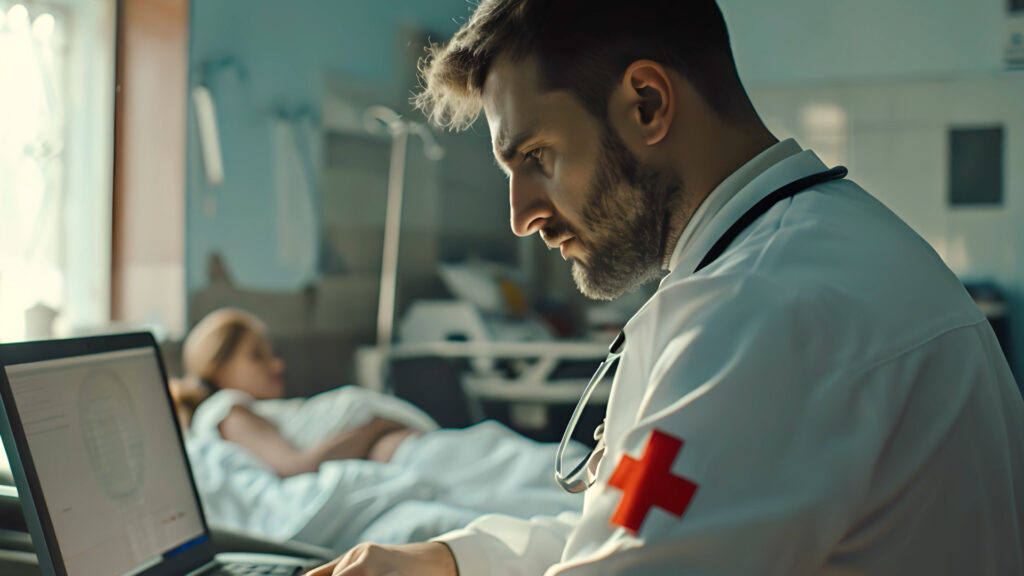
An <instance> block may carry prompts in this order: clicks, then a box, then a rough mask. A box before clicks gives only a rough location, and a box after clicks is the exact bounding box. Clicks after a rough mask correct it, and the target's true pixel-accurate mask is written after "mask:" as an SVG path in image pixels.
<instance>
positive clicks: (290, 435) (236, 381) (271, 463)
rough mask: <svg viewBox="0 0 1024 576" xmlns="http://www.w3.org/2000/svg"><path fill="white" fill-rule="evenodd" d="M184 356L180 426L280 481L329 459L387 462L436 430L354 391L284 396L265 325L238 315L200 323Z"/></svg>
mask: <svg viewBox="0 0 1024 576" xmlns="http://www.w3.org/2000/svg"><path fill="white" fill-rule="evenodd" d="M182 354H183V364H184V368H185V372H186V378H185V379H183V380H172V381H171V385H170V388H171V396H172V397H173V399H174V401H175V406H176V408H177V410H178V417H179V420H180V421H181V423H182V427H183V428H184V429H186V430H188V431H189V433H190V434H193V435H203V434H207V435H209V434H215V435H219V436H220V437H222V438H223V439H225V440H228V441H231V442H233V443H235V444H238V445H240V446H242V447H244V448H245V449H246V450H248V451H249V452H250V453H252V454H253V455H255V456H256V457H257V458H259V460H261V461H262V462H263V463H264V464H265V465H266V466H267V467H269V468H270V469H271V470H273V471H274V472H275V473H276V474H277V475H278V476H280V477H282V478H286V477H289V476H294V475H297V474H302V473H305V472H316V471H317V470H319V468H320V465H321V464H322V463H324V462H326V461H329V460H343V459H350V458H357V459H365V460H373V461H378V462H388V461H390V460H391V459H392V457H393V456H394V454H395V452H396V450H397V449H398V448H399V446H400V445H401V444H402V443H403V442H404V441H406V440H409V439H411V438H413V437H415V436H417V435H419V434H420V433H422V432H427V431H430V430H433V429H436V428H437V425H436V424H435V423H434V422H433V421H432V420H431V419H430V417H429V416H427V415H426V414H424V413H422V412H421V411H419V410H418V409H417V408H415V407H413V406H412V405H410V404H408V403H406V402H404V401H402V400H399V399H397V398H393V397H390V396H385V395H382V394H379V393H376V392H373V391H372V390H368V389H365V388H359V387H355V386H345V387H342V388H337V389H334V390H330V391H327V392H324V393H322V394H319V395H317V396H314V397H312V398H308V399H307V398H295V399H284V380H283V374H284V362H283V361H282V360H281V359H280V358H278V357H276V356H275V355H274V351H273V348H272V347H271V344H270V342H269V340H268V335H267V330H266V326H265V325H264V324H263V322H261V321H260V320H259V319H258V318H256V317H255V316H253V315H252V314H249V313H247V312H244V311H241V310H236V309H229V308H225V309H221V310H217V311H215V312H212V313H211V314H209V315H208V316H206V317H205V318H203V320H202V321H200V322H199V323H198V324H197V325H196V326H195V328H193V329H192V331H191V332H190V333H189V335H188V337H187V338H186V339H185V343H184V347H183V351H182Z"/></svg>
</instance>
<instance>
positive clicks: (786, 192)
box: [555, 166, 847, 493]
mask: <svg viewBox="0 0 1024 576" xmlns="http://www.w3.org/2000/svg"><path fill="white" fill-rule="evenodd" d="M846 172H847V171H846V168H845V167H844V166H836V167H835V168H832V169H831V170H826V171H824V172H819V173H817V174H811V175H810V176H805V177H804V178H800V179H799V180H794V181H793V182H790V183H789V184H786V185H785V186H782V187H781V188H779V189H778V190H776V191H774V192H772V193H771V194H769V195H767V196H765V197H764V198H762V199H761V200H760V201H759V202H758V203H757V204H754V205H753V206H752V207H751V208H750V209H749V210H747V211H746V212H745V213H744V214H743V215H742V216H740V217H739V219H738V220H736V221H735V222H733V224H732V226H730V227H729V229H728V230H726V231H725V233H724V234H722V236H721V237H719V238H718V240H717V241H715V243H714V245H712V246H711V249H710V250H708V252H707V254H705V255H704V258H702V259H701V261H700V264H698V265H697V267H696V268H695V269H694V271H693V273H694V274H696V273H697V272H700V271H701V270H702V269H704V268H705V267H706V266H708V265H709V264H711V263H712V262H714V261H715V260H716V259H717V258H718V257H719V256H721V255H722V253H724V252H725V250H726V248H728V247H729V245H730V244H732V242H733V241H734V240H736V238H737V237H738V236H739V235H740V234H741V233H742V232H743V231H744V230H746V229H747V227H748V226H750V224H752V223H753V222H754V221H755V220H757V219H758V218H760V217H761V216H763V215H764V214H765V213H766V212H768V211H769V210H771V208H772V207H773V206H775V204H777V203H779V202H780V201H782V200H785V199H787V198H790V197H792V196H795V195H796V194H799V193H800V192H803V191H804V190H807V189H809V188H812V187H814V186H817V185H819V184H823V183H825V182H829V181H831V180H839V179H842V178H845V177H846ZM625 344H626V334H625V332H619V335H618V336H616V337H615V341H613V342H612V345H611V346H610V347H609V348H608V357H607V358H605V360H604V362H602V363H601V365H600V366H598V367H597V370H596V371H595V372H594V375H593V377H591V378H590V382H589V383H588V384H587V387H586V388H585V389H584V390H583V394H582V395H581V396H580V400H579V402H578V403H577V404H576V409H575V410H573V412H572V417H570V418H569V424H568V425H567V426H566V427H565V432H564V433H563V434H562V441H561V442H559V443H558V450H557V451H556V452H555V481H556V482H558V485H559V486H561V487H562V488H563V489H564V490H566V491H567V492H574V493H575V492H583V491H584V490H586V489H587V488H589V487H590V486H591V485H592V484H593V482H594V480H595V479H596V478H590V479H588V478H587V468H588V466H587V465H588V464H589V463H590V460H591V459H592V458H593V457H594V454H595V453H596V451H597V448H596V447H595V448H594V449H593V450H591V451H590V453H589V454H587V456H586V458H584V459H583V460H581V461H580V462H579V463H578V464H577V465H576V466H575V467H574V468H573V469H572V470H570V471H569V473H567V474H566V473H564V472H563V468H562V455H563V454H564V453H565V449H566V446H567V445H568V444H569V439H570V438H572V434H573V432H574V431H575V430H576V424H577V423H578V422H579V419H580V415H582V414H583V409H584V408H586V406H587V402H588V401H589V400H590V396H591V394H593V392H594V389H595V388H596V387H597V385H598V384H599V383H600V382H601V380H602V379H604V376H605V374H607V373H608V370H609V369H610V368H611V367H612V366H613V365H614V364H615V363H616V362H617V361H618V360H619V358H620V357H621V356H622V352H623V348H624V347H625ZM603 438H604V422H602V423H601V424H600V425H599V426H598V427H597V430H595V431H594V440H596V441H597V442H598V445H600V444H601V441H602V440H603Z"/></svg>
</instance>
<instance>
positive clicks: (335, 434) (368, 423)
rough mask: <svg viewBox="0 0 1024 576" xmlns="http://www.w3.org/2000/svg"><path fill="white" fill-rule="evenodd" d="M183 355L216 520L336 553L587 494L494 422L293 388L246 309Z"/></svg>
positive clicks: (534, 510)
mask: <svg viewBox="0 0 1024 576" xmlns="http://www.w3.org/2000/svg"><path fill="white" fill-rule="evenodd" d="M184 361H185V367H186V371H187V372H188V373H189V378H190V379H189V380H187V381H184V382H182V381H178V382H175V383H173V384H172V396H174V398H175V403H176V405H177V407H178V409H179V418H181V419H182V421H183V428H185V429H187V430H188V434H187V436H186V447H187V449H188V452H189V458H190V460H191V462H192V466H193V473H194V475H195V477H196V481H197V486H198V487H199V491H200V497H201V498H202V500H203V504H204V511H205V512H206V515H207V518H208V520H209V521H211V522H212V523H215V524H220V525H224V526H227V527H230V528H234V529H236V530H243V531H247V532H252V533H255V534H258V535H261V536H264V537H269V538H273V539H280V540H286V539H291V540H299V541H304V542H309V543H311V544H317V545H320V546H326V547H329V548H332V549H334V550H335V551H336V552H338V553H341V552H344V551H346V550H347V549H348V548H350V547H351V546H353V545H355V544H357V543H359V542H363V541H373V542H379V543H387V544H393V543H404V542H412V541H418V540H424V539H427V538H430V537H432V536H435V535H438V534H441V533H444V532H447V531H449V530H453V529H456V528H460V527H462V526H464V525H465V524H467V523H468V522H469V521H471V520H473V519H475V518H477V517H479V516H481V515H483V514H487V513H503V514H512V515H516V516H521V517H529V516H533V515H536V514H541V513H543V514H552V515H553V514H558V513H560V512H578V511H579V509H580V507H581V505H582V501H581V500H580V499H579V498H577V497H575V496H573V495H569V494H566V493H564V492H562V491H561V490H559V489H558V488H557V487H556V486H555V484H554V481H553V479H552V472H551V467H552V461H553V458H554V451H555V449H554V446H553V445H548V444H540V443H537V442H533V441H532V440H529V439H526V438H524V437H522V436H520V435H518V434H516V433H515V432H513V431H511V430H509V429H507V428H505V427H503V426H501V425H500V424H498V423H496V422H484V423H481V424H478V425H476V426H473V427H471V428H467V429H465V430H441V429H438V427H437V425H436V424H435V423H434V422H433V420H432V419H431V418H430V417H429V416H427V415H426V414H424V413H423V412H422V411H420V410H419V409H417V408H416V407H414V406H412V405H411V404H409V403H407V402H404V401H402V400H400V399H397V398H394V397H391V396H386V395H383V394H380V393H377V392H374V391H371V390H367V389H364V388H359V387H356V386H344V387H341V388H337V389H334V390H329V391H327V392H324V393H321V394H318V395H316V396H313V397H311V398H293V399H284V398H283V397H282V396H283V390H284V389H283V380H282V375H283V369H284V366H283V364H282V363H281V361H280V360H278V359H277V358H276V357H275V356H274V355H273V350H272V348H271V347H270V344H269V342H268V340H267V333H266V330H265V328H264V327H263V325H262V323H261V322H260V321H259V320H258V319H256V318H255V317H253V316H251V315H249V314H247V313H244V312H241V311H237V310H220V311H218V312H215V313H213V314H211V315H210V316H208V317H207V318H205V319H204V320H203V321H202V322H200V323H199V324H198V325H197V326H196V328H195V329H193V331H192V333H190V335H189V337H188V338H187V339H186V342H185V348H184ZM570 451H574V452H578V454H572V455H570V456H578V457H582V455H583V453H585V449H584V448H583V447H582V446H580V445H572V446H570Z"/></svg>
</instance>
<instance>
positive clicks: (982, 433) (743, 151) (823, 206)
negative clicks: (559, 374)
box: [312, 0, 1024, 576]
mask: <svg viewBox="0 0 1024 576" xmlns="http://www.w3.org/2000/svg"><path fill="white" fill-rule="evenodd" d="M423 70H424V89H423V92H422V93H421V94H420V95H419V96H418V100H417V103H418V104H419V105H420V106H421V107H422V108H423V109H424V110H425V111H426V112H427V113H428V114H429V115H430V116H431V117H432V119H434V120H435V121H437V122H439V123H441V124H446V125H449V126H452V127H456V128H465V127H467V126H469V124H470V123H471V122H472V121H473V120H474V119H475V118H476V116H477V114H478V113H479V112H480V110H481V109H482V110H483V111H484V113H485V114H486V117H487V122H488V125H489V126H490V132H491V138H492V142H493V147H494V153H495V156H496V157H497V159H498V163H499V164H500V166H501V167H502V169H503V170H504V171H505V172H506V173H507V174H508V177H509V199H510V204H511V209H512V229H513V231H514V232H515V233H516V234H517V235H520V236H526V235H530V234H534V233H539V234H540V236H541V238H542V239H543V240H544V241H545V242H546V243H547V244H548V245H549V246H551V247H552V248H555V249H558V250H560V251H561V254H562V256H563V257H564V258H565V259H566V260H568V261H570V262H571V263H572V274H573V276H574V278H575V280H576V283H577V284H578V286H579V288H580V290H582V291H583V293H584V294H586V295H588V296H591V297H594V298H599V299H610V298H615V297H617V296H619V295H620V294H622V293H624V292H626V291H629V290H632V289H635V288H636V287H637V286H639V285H640V284H642V283H644V282H648V281H653V280H657V279H659V278H660V279H661V284H660V287H659V288H658V291H657V292H656V293H655V295H654V296H653V297H652V298H651V299H650V301H649V302H647V304H646V305H645V306H644V307H643V308H642V309H641V310H640V311H639V312H637V314H636V315H635V316H634V317H633V318H632V319H631V320H630V322H629V323H628V324H627V325H626V327H625V330H624V336H625V342H624V343H623V344H622V345H621V352H622V355H621V358H620V360H619V366H618V370H617V373H616V375H615V380H614V383H613V385H612V392H611V398H610V401H609V404H608V411H607V419H606V423H605V426H604V435H603V438H602V441H601V443H600V444H599V449H598V450H597V451H596V452H595V453H594V455H593V456H592V458H591V459H590V462H589V466H588V473H589V475H588V477H585V478H584V479H583V480H582V482H581V483H580V484H582V486H580V487H586V486H587V485H589V489H588V490H587V491H586V496H585V506H584V511H583V514H582V515H581V516H575V517H568V516H563V517H557V518H535V519H533V520H529V521H523V520H516V519H511V518H506V517H500V516H489V517H484V518H481V519H479V520H478V521H476V522H474V523H472V524H471V525H469V526H468V527H467V528H466V529H464V530H460V531H458V532H455V533H451V534H448V535H445V536H443V537H441V538H439V539H438V540H437V541H435V542H430V543H424V544H414V545H410V546H399V547H387V546H375V545H361V546H359V547H357V548H355V549H353V550H352V551H350V552H349V553H348V554H346V555H345V556H343V557H342V558H339V559H338V560H336V561H335V562H333V563H331V564H328V565H326V566H324V567H321V568H319V569H317V570H314V571H313V572H312V574H315V575H317V576H322V575H326V574H337V575H341V574H344V575H380V574H405V575H410V576H411V575H434V574H437V575H445V576H449V575H451V576H454V575H456V574H459V575H461V576H476V575H485V574H496V575H509V576H511V575H539V574H548V575H554V574H560V575H594V574H602V575H603V574H624V575H638V574H640V575H669V574H706V575H722V574H730V575H732V574H759V575H775V574H778V575H802V574H821V575H838V574H843V575H867V574H871V575H875V574H929V575H946V574H948V575H963V574H971V575H993V576H995V575H1000V576H1001V575H1010V574H1014V575H1019V574H1024V543H1022V539H1024V403H1022V401H1021V397H1020V395H1019V392H1018V390H1017V387H1016V385H1015V383H1014V380H1013V377H1012V376H1011V374H1010V372H1009V369H1008V367H1007V364H1006V361H1005V359H1004V358H1003V356H1002V354H1001V352H1000V349H999V346H998V344H997V342H996V339H995V337H994V335H993V332H992V330H991V329H990V327H989V325H988V323H987V322H986V320H985V318H984V316H983V315H982V314H981V312H980V311H979V310H978V308H977V307H976V306H975V305H974V304H973V302H972V301H971V299H970V298H969V297H968V295H967V294H966V292H965V291H964V289H963V287H962V286H961V284H960V282H959V281H958V280H957V278H956V276H954V275H953V273H951V272H950V271H949V269H948V268H947V267H946V266H945V265H944V264H943V263H942V261H941V260H940V259H939V257H938V256H937V255H936V254H935V252H934V251H933V250H932V249H931V248H930V247H929V246H928V244H927V243H926V242H925V241H924V240H922V239H921V238H920V237H919V236H918V235H917V234H915V233H914V232H913V231H912V230H911V229H910V228H909V227H907V226H906V224H904V223H903V222H902V221H900V219H899V218H897V217H896V216H895V215H893V214H892V212H890V211H889V210H887V209H886V208H885V206H883V205H882V204H881V203H879V202H878V201H877V200H875V199H874V198H872V197H871V196H870V195H869V194H868V193H867V192H865V191H864V190H862V189H861V188H860V187H859V186H857V185H856V184H855V183H853V182H852V181H850V180H845V179H843V176H844V171H843V170H833V171H829V169H828V167H826V166H825V165H824V164H823V163H822V162H821V160H820V159H819V158H818V157H817V156H816V155H815V154H814V153H813V152H812V151H810V150H802V149H801V148H800V146H799V145H798V144H797V143H796V142H794V141H793V140H786V141H782V142H779V141H777V140H776V138H775V137H774V136H773V135H772V134H771V133H770V132H769V131H768V130H767V129H766V128H765V127H764V125H763V124H762V122H761V120H760V119H759V118H758V115H757V113H756V112H755V110H754V108H753V106H752V105H751V103H750V101H749V99H748V98H747V95H746V93H745V91H744V89H743V86H742V84H741V82H740V79H739V77H738V75H737V72H736V68H735V65H734V63H733V58H732V54H731V50H730V46H729V39H728V34H727V32H726V28H725V23H724V21H723V19H722V15H721V13H720V12H719V9H718V7H717V6H716V5H715V3H714V2H713V1H712V0H691V1H685V2H684V1H679V0H630V1H628V2H627V1H623V0H606V1H600V2H595V0H484V1H483V2H481V3H480V5H479V7H478V8H477V9H476V11H475V13H474V14H473V16H472V18H470V20H469V21H468V23H467V24H466V25H465V26H464V27H463V28H462V29H461V30H460V31H459V32H458V34H457V35H456V36H455V37H454V38H453V39H452V40H451V42H449V43H448V44H447V45H446V46H443V47H442V46H435V47H434V48H433V50H432V51H431V53H430V54H429V56H428V58H427V59H426V60H425V62H424V68H423ZM665 271H667V274H665Z"/></svg>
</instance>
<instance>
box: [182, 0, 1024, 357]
mask: <svg viewBox="0 0 1024 576" xmlns="http://www.w3.org/2000/svg"><path fill="white" fill-rule="evenodd" d="M720 3H721V5H722V8H723V11H724V12H725V15H726V19H727V21H728V23H729V27H730V31H731V34H732V38H733V46H734V50H735V52H736V59H737V64H738V66H739V68H740V72H741V75H742V76H743V78H744V80H745V81H746V82H747V83H748V84H751V85H754V84H758V83H763V84H764V83H778V82H788V81H792V82H795V83H798V84H799V83H801V82H810V83H813V82H819V81H835V80H843V81H851V82H852V81H860V80H871V79H878V78H915V77H917V78H933V77H953V78H955V77H962V76H976V75H979V74H981V75H984V74H991V73H995V72H998V71H999V70H1000V69H1001V68H1002V60H1001V41H1002V40H1001V38H1002V34H1003V28H1002V26H1003V22H1002V18H1003V15H1002V14H1003V10H1004V0H975V1H968V0H901V1H899V2H893V1H891V0H856V1H846V2H830V1H821V0H783V1H775V2H766V1H764V0H720ZM470 10H471V5H470V4H469V3H468V2H466V0H382V1H368V0H367V1H363V0H291V1H289V2H269V1H267V0H196V1H194V2H193V3H192V45H191V52H190V62H191V64H192V66H193V78H192V82H193V83H195V82H196V81H197V77H196V74H195V72H196V69H197V67H198V64H199V63H201V62H203V61H205V60H207V59H216V58H220V57H223V56H226V55H233V56H236V57H237V58H238V59H239V61H240V62H241V64H243V65H244V67H245V69H246V71H247V77H246V78H245V79H242V80H239V79H237V78H235V77H234V76H233V75H232V74H231V73H223V74H219V75H217V76H215V77H214V78H213V79H212V80H211V81H210V87H211V88H212V89H213V92H214V96H215V99H216V101H217V105H218V113H219V123H220V129H221V138H222V147H223V153H224V163H225V173H226V180H225V182H224V184H223V185H222V186H220V187H218V188H216V189H215V190H211V189H209V188H208V187H207V185H206V183H205V181H204V180H203V178H202V172H201V170H202V166H201V163H200V162H199V157H198V152H197V149H198V148H197V146H196V134H195V122H194V118H193V117H192V111H191V109H190V116H189V135H188V138H189V140H188V144H189V156H188V179H187V188H188V190H187V193H188V197H187V229H186V231H187V247H186V259H187V264H186V278H187V285H188V289H189V290H190V291H191V290H194V289H196V288H199V287H202V286H204V285H205V284H206V281H207V277H206V270H205V266H206V261H207V258H208V255H209V253H210V252H211V251H219V252H222V253H223V254H225V255H226V257H227V260H228V264H229V266H230V268H231V271H232V273H233V275H234V277H235V279H236V280H237V281H238V282H239V283H240V284H243V285H246V286H248V287H258V288H263V289H293V288H295V287H296V284H297V283H298V282H299V281H300V276H299V275H298V274H297V272H296V271H294V270H290V269H288V268H287V267H283V266H281V265H279V264H278V263H277V262H276V259H275V257H274V256H275V251H276V240H275V239H276V236H275V229H274V226H275V222H276V219H275V213H274V211H275V199H274V194H273V183H274V175H273V157H272V154H271V150H272V142H271V139H270V128H269V122H270V118H271V114H272V111H273V109H274V108H275V107H276V106H278V105H286V106H298V105H307V106H310V107H312V108H313V109H314V110H316V109H318V108H319V107H320V98H321V92H322V89H323V86H322V84H321V80H322V78H323V77H324V75H329V76H336V77H342V78H347V79H350V80H352V81H354V82H362V83H365V84H372V85H377V86H379V87H382V88H383V89H385V90H390V91H392V92H394V93H400V92H401V91H403V90H406V87H405V86H404V83H405V81H406V80H407V79H405V78H400V77H399V76H400V75H401V73H402V72H401V70H400V66H399V59H400V56H401V55H400V54H399V41H398V36H399V31H400V30H401V29H403V28H421V29H426V30H431V31H435V32H437V33H439V34H441V35H450V34H451V33H453V32H454V31H455V30H456V29H457V28H458V26H459V25H460V24H461V22H462V21H463V20H464V19H465V18H466V17H468V15H469V12H470ZM190 104H191V102H190ZM1015 160H1016V159H1014V158H1008V161H1009V162H1011V163H1012V162H1014V161H1015ZM488 168H490V167H488ZM1021 193H1022V191H1020V190H1017V191H1013V190H1011V191H1008V194H1010V195H1013V194H1016V198H1020V197H1021ZM1011 198H1012V196H1011ZM214 202H215V203H216V215H213V216H210V215H208V214H207V212H206V209H207V207H209V205H210V204H211V203H214ZM1012 202H1016V200H1012ZM1012 202H1011V203H1012ZM1014 251H1015V253H1016V266H1015V268H1016V270H1015V271H1014V273H1013V274H1014V277H1015V278H1016V281H1015V282H1013V283H1011V285H1010V286H1007V287H1006V288H1007V289H1008V290H1009V292H1010V297H1011V304H1012V306H1013V308H1012V310H1013V312H1014V314H1015V315H1016V316H1017V321H1016V322H1015V328H1016V330H1015V333H1016V341H1017V347H1016V348H1017V350H1018V353H1017V354H1016V356H1017V365H1018V370H1021V369H1024V366H1021V365H1022V364H1024V318H1021V316H1022V311H1024V227H1022V228H1021V231H1019V232H1018V234H1017V238H1016V242H1015V246H1014Z"/></svg>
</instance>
